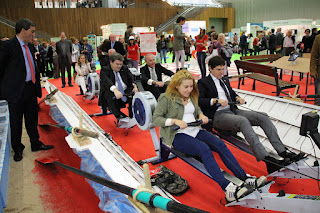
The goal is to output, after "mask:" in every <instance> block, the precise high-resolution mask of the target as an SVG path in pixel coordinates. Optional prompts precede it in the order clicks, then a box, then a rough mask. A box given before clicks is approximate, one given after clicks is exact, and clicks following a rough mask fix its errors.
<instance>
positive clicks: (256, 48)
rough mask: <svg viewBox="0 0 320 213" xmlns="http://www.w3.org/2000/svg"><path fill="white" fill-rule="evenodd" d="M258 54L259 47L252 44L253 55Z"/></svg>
mask: <svg viewBox="0 0 320 213" xmlns="http://www.w3.org/2000/svg"><path fill="white" fill-rule="evenodd" d="M257 53H258V55H259V54H260V47H259V46H254V55H257Z"/></svg>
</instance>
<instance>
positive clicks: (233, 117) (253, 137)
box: [213, 109, 285, 161]
mask: <svg viewBox="0 0 320 213" xmlns="http://www.w3.org/2000/svg"><path fill="white" fill-rule="evenodd" d="M235 113H236V114H235ZM235 113H234V112H232V111H231V110H230V109H225V110H220V111H217V112H216V113H215V115H214V120H213V127H214V128H215V129H219V130H226V131H232V132H242V134H243V135H244V137H245V139H246V141H247V142H248V143H249V144H250V147H251V148H252V152H253V153H254V156H255V157H256V158H257V160H258V161H260V160H263V159H264V158H265V157H266V156H268V155H269V154H268V152H267V151H266V149H265V148H264V146H263V145H262V143H261V142H260V140H259V136H258V135H257V134H256V133H255V132H254V130H253V128H252V126H260V127H261V128H262V129H263V131H264V133H265V134H266V136H267V137H268V139H269V141H270V143H271V145H272V146H273V148H274V149H275V150H276V151H277V153H281V152H283V151H285V146H284V145H283V143H282V142H281V140H280V137H279V135H278V132H277V129H276V127H275V126H274V124H273V123H272V122H271V120H270V118H269V117H268V115H267V114H266V113H263V112H255V111H247V110H239V109H236V111H235Z"/></svg>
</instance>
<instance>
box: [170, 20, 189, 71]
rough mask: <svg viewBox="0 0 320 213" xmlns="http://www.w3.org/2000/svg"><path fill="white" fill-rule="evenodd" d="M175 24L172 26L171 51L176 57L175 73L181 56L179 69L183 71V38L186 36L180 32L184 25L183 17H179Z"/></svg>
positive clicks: (184, 56)
mask: <svg viewBox="0 0 320 213" xmlns="http://www.w3.org/2000/svg"><path fill="white" fill-rule="evenodd" d="M176 22H177V23H176V24H175V25H174V26H173V50H174V53H175V57H176V68H177V71H178V70H180V69H179V58H180V56H181V67H180V68H181V69H184V61H185V59H186V55H185V52H184V45H183V42H184V38H185V37H186V35H185V34H184V33H183V32H182V25H184V23H186V18H185V17H183V16H179V18H178V19H177V21H176Z"/></svg>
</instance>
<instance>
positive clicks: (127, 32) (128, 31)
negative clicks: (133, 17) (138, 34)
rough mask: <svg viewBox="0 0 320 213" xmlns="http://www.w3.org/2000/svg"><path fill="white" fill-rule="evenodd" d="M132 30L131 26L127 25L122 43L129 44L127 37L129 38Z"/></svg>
mask: <svg viewBox="0 0 320 213" xmlns="http://www.w3.org/2000/svg"><path fill="white" fill-rule="evenodd" d="M132 30H133V26H132V25H129V26H128V29H127V30H126V32H125V33H124V41H125V42H126V43H127V44H129V37H130V36H131V33H132Z"/></svg>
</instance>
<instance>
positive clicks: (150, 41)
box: [140, 32, 157, 56]
mask: <svg viewBox="0 0 320 213" xmlns="http://www.w3.org/2000/svg"><path fill="white" fill-rule="evenodd" d="M140 53H141V55H142V56H144V55H147V54H148V53H152V54H154V55H156V54H157V47H156V33H155V32H149V33H140Z"/></svg>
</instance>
